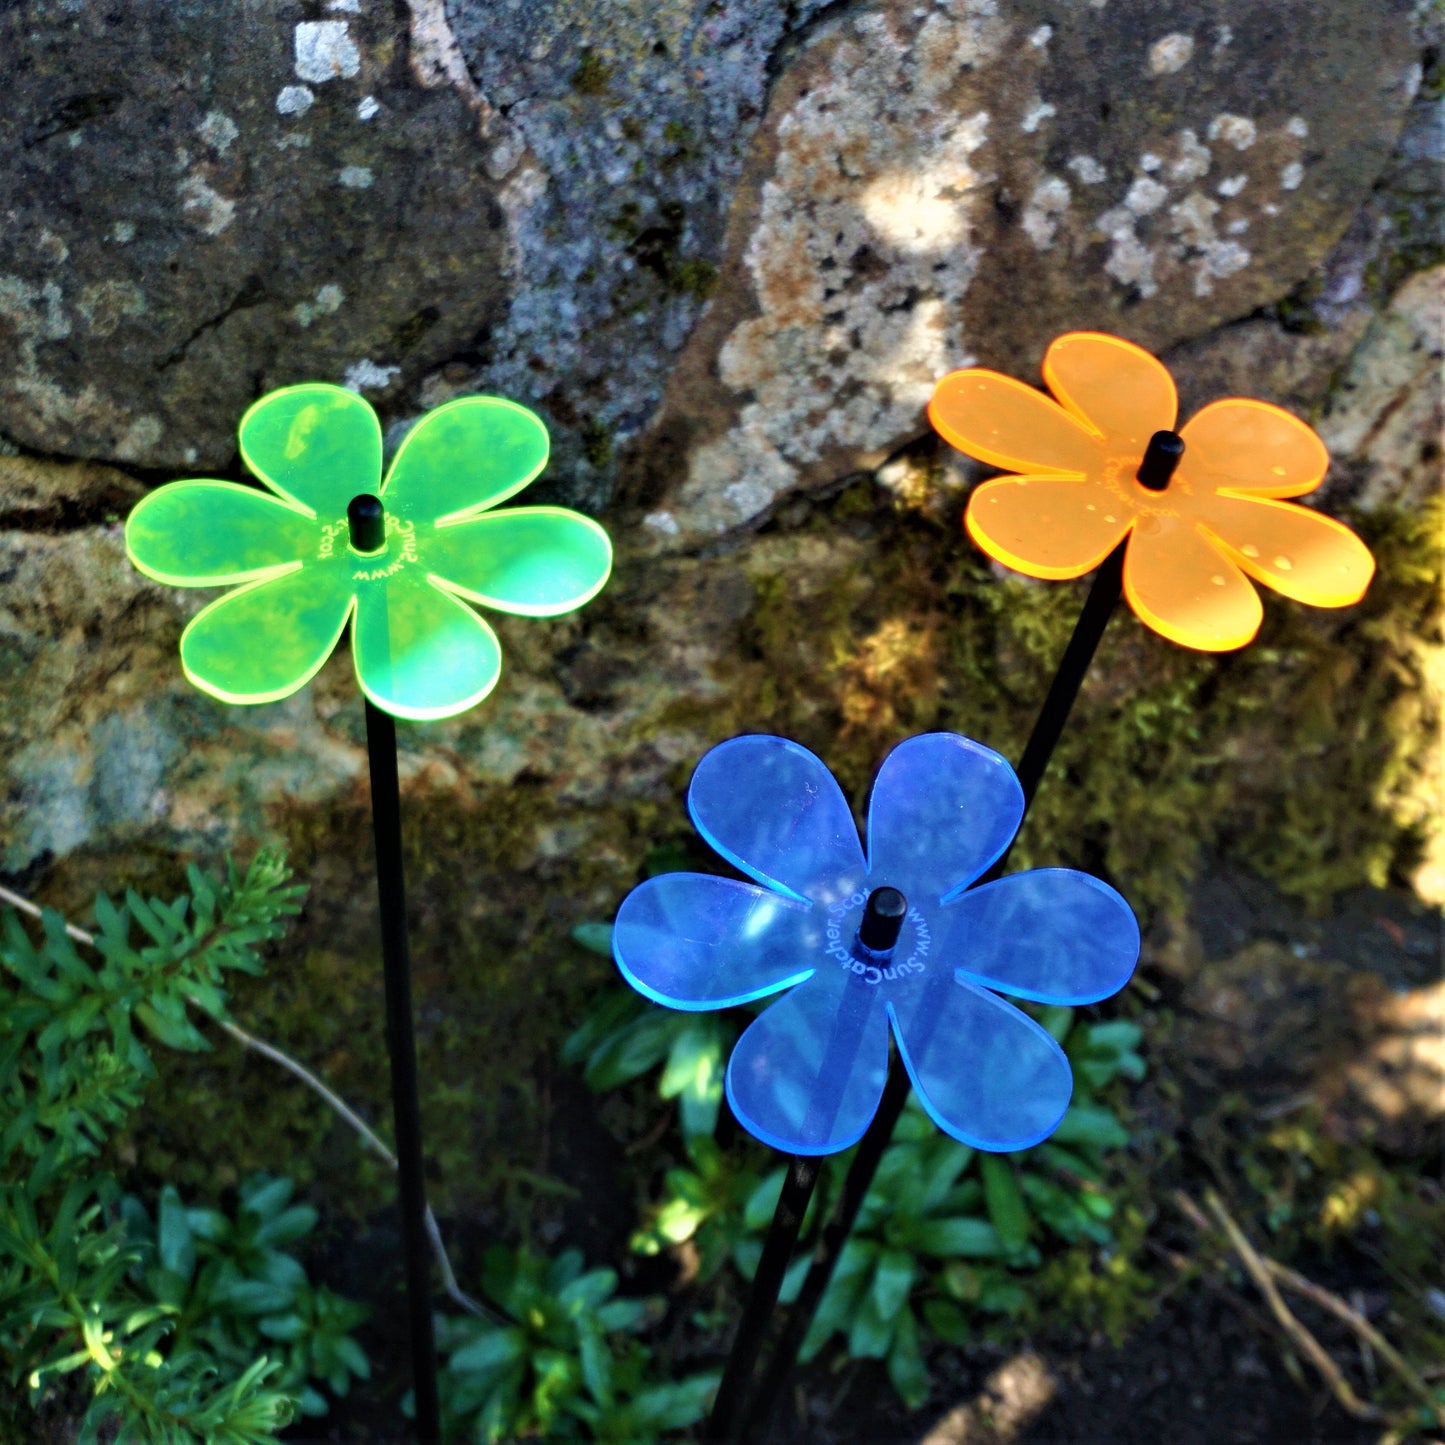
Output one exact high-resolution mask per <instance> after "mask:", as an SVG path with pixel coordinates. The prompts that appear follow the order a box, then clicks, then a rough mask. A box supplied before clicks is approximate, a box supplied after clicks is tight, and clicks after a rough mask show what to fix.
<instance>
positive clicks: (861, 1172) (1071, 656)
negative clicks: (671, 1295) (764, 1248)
mask: <svg viewBox="0 0 1445 1445" xmlns="http://www.w3.org/2000/svg"><path fill="white" fill-rule="evenodd" d="M1183 455H1184V441H1183V439H1182V438H1181V437H1180V436H1179V435H1178V434H1177V433H1175V432H1171V431H1159V432H1155V433H1154V435H1153V436H1152V437H1151V438H1150V440H1149V446H1148V449H1147V450H1146V451H1145V453H1144V457H1143V460H1142V461H1141V462H1140V463H1139V470H1138V473H1137V477H1138V481H1139V483H1140V485H1141V486H1144V487H1147V488H1149V489H1150V490H1151V491H1156V492H1162V491H1163V490H1164V489H1165V488H1166V487H1167V486H1168V485H1169V479H1170V478H1171V477H1172V476H1173V475H1174V470H1175V468H1176V467H1177V466H1178V465H1179V460H1180V458H1181V457H1182V456H1183ZM1127 543H1128V539H1127V537H1126V538H1125V539H1124V540H1123V541H1121V542H1120V543H1119V544H1118V546H1116V547H1115V548H1114V550H1113V551H1112V552H1110V553H1109V555H1108V556H1107V557H1105V558H1104V560H1103V561H1102V562H1101V563H1100V564H1099V568H1098V570H1097V572H1095V574H1094V581H1093V584H1092V585H1091V586H1090V588H1089V594H1088V596H1087V597H1086V598H1085V599H1084V606H1083V608H1082V610H1081V611H1080V613H1079V620H1078V621H1077V622H1076V623H1075V624H1074V630H1073V633H1072V635H1071V636H1070V637H1069V641H1068V645H1067V646H1066V647H1065V648H1064V655H1063V657H1062V658H1060V660H1059V665H1058V668H1057V669H1056V670H1055V672H1054V677H1053V681H1052V682H1051V683H1050V684H1049V691H1048V695H1047V696H1046V697H1045V698H1044V705H1043V707H1042V708H1040V709H1039V715H1038V717H1037V719H1035V721H1034V726H1033V731H1032V732H1031V733H1030V734H1029V739H1028V742H1027V743H1025V745H1024V751H1023V757H1022V758H1021V759H1020V761H1019V765H1018V768H1017V773H1018V780H1019V784H1020V786H1021V787H1022V788H1023V795H1024V812H1023V816H1024V817H1027V816H1028V810H1029V805H1030V804H1031V803H1032V802H1033V800H1034V794H1035V793H1037V792H1038V788H1039V783H1040V782H1041V781H1042V780H1043V776H1044V773H1045V771H1046V770H1047V768H1048V765H1049V761H1050V759H1051V758H1052V757H1053V755H1054V749H1055V748H1056V747H1057V746H1058V742H1059V739H1060V738H1061V737H1062V736H1063V732H1064V726H1065V724H1066V723H1067V722H1068V720H1069V714H1070V712H1071V711H1072V710H1073V706H1074V700H1075V699H1076V698H1077V697H1078V695H1079V689H1080V687H1081V686H1082V685H1083V681H1084V677H1085V675H1086V674H1087V673H1088V671H1089V665H1090V663H1091V662H1092V661H1093V660H1094V653H1095V652H1096V651H1097V650H1098V646H1099V642H1100V640H1101V639H1102V638H1103V636H1104V629H1105V628H1106V627H1107V626H1108V625H1109V619H1110V617H1112V616H1113V614H1114V608H1115V607H1116V606H1117V605H1118V602H1119V598H1120V597H1121V596H1122V595H1123V586H1124V551H1125V548H1126V546H1127ZM1022 821H1023V820H1022V818H1021V819H1020V826H1022ZM1017 836H1018V835H1017V834H1015V835H1014V837H1015V840H1016V839H1017ZM1012 849H1013V843H1012V842H1010V844H1009V846H1008V848H1006V849H1005V850H1004V852H1003V853H1002V854H1001V855H1000V857H999V858H998V861H997V862H995V863H994V865H993V866H992V867H991V868H990V869H989V870H988V871H987V872H986V873H984V874H983V875H982V877H980V878H979V879H978V880H977V881H976V882H974V883H973V884H972V885H971V886H972V887H974V888H977V887H979V886H980V885H981V884H984V883H991V882H993V880H994V879H996V878H998V877H1000V876H1001V875H1002V873H1003V870H1004V865H1005V864H1006V863H1007V862H1008V856H1009V853H1010V852H1011V851H1012ZM909 1089H910V1084H909V1080H908V1074H907V1070H906V1069H905V1068H904V1065H903V1060H902V1058H901V1057H900V1056H899V1054H898V1052H897V1050H894V1051H893V1053H892V1057H891V1059H890V1062H889V1066H888V1082H887V1084H886V1085H885V1087H884V1090H883V1097H882V1099H881V1101H880V1102H879V1106H878V1112H877V1113H876V1114H875V1115H874V1116H873V1122H872V1123H871V1124H870V1125H869V1126H868V1132H867V1133H866V1134H864V1136H863V1139H862V1141H861V1142H860V1144H859V1146H858V1152H857V1154H855V1155H854V1156H853V1163H852V1164H851V1165H850V1166H849V1169H848V1174H847V1177H846V1179H845V1180H844V1183H843V1192H842V1194H841V1195H840V1197H839V1201H838V1207H837V1210H836V1212H835V1214H834V1217H833V1219H832V1220H830V1222H829V1223H828V1225H827V1227H826V1228H825V1229H824V1231H823V1234H822V1237H821V1239H820V1241H819V1247H818V1253H817V1255H816V1256H815V1258H814V1260H813V1263H812V1265H811V1266H810V1267H809V1270H808V1273H807V1276H806V1277H805V1279H804V1281H803V1287H802V1289H801V1291H800V1292H799V1294H798V1299H797V1301H796V1303H795V1304H794V1306H793V1308H792V1310H791V1312H790V1313H789V1316H788V1321H787V1324H786V1326H785V1328H784V1331H783V1336H782V1338H781V1339H780V1340H779V1342H778V1345H777V1348H776V1349H775V1350H774V1352H773V1356H772V1359H771V1362H770V1363H769V1364H768V1366H767V1368H766V1370H765V1372H764V1374H763V1378H762V1380H761V1382H760V1383H759V1385H758V1389H757V1391H756V1394H755V1396H754V1398H753V1400H752V1401H751V1403H750V1404H749V1406H748V1407H747V1409H746V1410H745V1412H744V1413H743V1415H742V1425H743V1434H744V1436H745V1438H747V1439H757V1438H760V1437H761V1432H762V1431H763V1430H765V1429H766V1427H767V1422H768V1419H769V1418H770V1416H771V1415H772V1412H773V1410H774V1408H775V1407H776V1404H777V1401H778V1398H779V1396H780V1395H781V1394H782V1392H783V1390H784V1388H785V1387H786V1385H787V1382H788V1377H789V1376H790V1375H791V1374H792V1371H793V1367H794V1364H795V1363H796V1361H797V1357H798V1351H799V1350H800V1349H801V1348H802V1344H803V1340H804V1338H805V1337H806V1336H807V1333H808V1328H809V1326H810V1325H811V1324H812V1322H813V1315H814V1314H815V1313H816V1311H817V1308H818V1305H819V1303H820V1301H821V1300H822V1298H823V1295H824V1293H825V1292H826V1291H827V1288H828V1282H829V1281H830V1280H831V1279H832V1277H833V1270H834V1269H835V1267H836V1266H837V1263H838V1257H839V1255H840V1254H841V1253H842V1251H843V1246H844V1244H846V1243H847V1241H848V1236H849V1235H850V1234H851V1233H852V1232H853V1225H854V1222H855V1221H856V1220H857V1218H858V1211H859V1210H860V1209H861V1208H862V1207H863V1201H864V1199H866V1198H867V1196H868V1190H869V1188H870V1187H871V1186H872V1183H873V1176H874V1175H875V1174H876V1173H877V1171H878V1165H879V1162H880V1161H881V1160H882V1158H883V1153H884V1150H885V1149H886V1148H887V1147H888V1143H889V1140H890V1139H892V1137H893V1130H894V1127H895V1126H896V1125H897V1123H898V1119H899V1116H900V1115H901V1114H902V1113H903V1109H904V1106H905V1105H906V1104H907V1102H908V1094H909ZM781 1207H782V1205H781V1201H780V1202H779V1208H780V1209H781ZM776 1224H777V1219H776V1216H775V1217H774V1225H776ZM771 1237H772V1236H771V1232H770V1234H769V1238H770V1239H771ZM740 1333H741V1332H740ZM730 1366H731V1362H730ZM726 1383H727V1381H726V1379H725V1380H724V1385H726ZM722 1398H723V1396H722V1391H721V1390H719V1393H718V1399H719V1401H721V1400H722Z"/></svg>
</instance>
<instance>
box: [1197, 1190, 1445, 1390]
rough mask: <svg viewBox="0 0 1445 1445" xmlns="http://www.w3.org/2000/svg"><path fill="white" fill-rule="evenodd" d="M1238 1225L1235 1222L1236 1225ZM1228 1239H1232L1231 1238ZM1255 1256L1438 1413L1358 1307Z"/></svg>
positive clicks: (1206, 1227) (1418, 1378)
mask: <svg viewBox="0 0 1445 1445" xmlns="http://www.w3.org/2000/svg"><path fill="white" fill-rule="evenodd" d="M1175 1199H1176V1201H1177V1202H1178V1204H1179V1207H1180V1209H1181V1210H1182V1211H1183V1212H1184V1213H1185V1214H1186V1215H1187V1216H1188V1218H1189V1221H1190V1223H1191V1224H1193V1225H1194V1227H1195V1228H1196V1229H1198V1230H1199V1231H1201V1233H1208V1232H1209V1231H1210V1224H1209V1221H1208V1220H1207V1219H1206V1218H1205V1217H1204V1215H1203V1213H1202V1212H1201V1211H1200V1209H1199V1206H1198V1205H1196V1204H1195V1203H1194V1201H1193V1200H1192V1199H1190V1197H1189V1196H1188V1195H1187V1194H1185V1193H1184V1192H1183V1191H1182V1190H1179V1191H1177V1192H1176V1194H1175ZM1206 1199H1207V1200H1212V1203H1211V1208H1216V1207H1217V1209H1218V1210H1219V1211H1222V1212H1225V1213H1226V1214H1227V1211H1225V1209H1224V1204H1223V1202H1222V1201H1220V1199H1219V1197H1218V1196H1217V1195H1214V1194H1213V1193H1211V1194H1210V1195H1207V1196H1206ZM1237 1227H1238V1226H1237V1225H1236V1228H1237ZM1231 1243H1233V1240H1232V1239H1231ZM1255 1258H1256V1259H1258V1261H1259V1262H1260V1264H1261V1265H1262V1266H1263V1267H1264V1269H1265V1270H1266V1271H1267V1272H1268V1273H1269V1274H1270V1275H1271V1276H1272V1277H1273V1278H1274V1279H1276V1280H1278V1281H1279V1283H1280V1284H1282V1285H1283V1286H1284V1287H1285V1288H1286V1289H1288V1290H1292V1291H1293V1292H1294V1293H1295V1294H1298V1295H1302V1296H1303V1297H1304V1298H1305V1299H1307V1300H1309V1301H1310V1302H1311V1303H1312V1304H1316V1305H1318V1306H1319V1307H1320V1308H1321V1309H1323V1310H1327V1311H1328V1312H1329V1313H1330V1314H1332V1315H1334V1316H1335V1318H1336V1319H1338V1320H1340V1321H1341V1322H1342V1323H1344V1324H1346V1325H1348V1326H1349V1328H1350V1329H1351V1330H1353V1331H1354V1332H1355V1335H1356V1336H1357V1337H1358V1338H1359V1340H1360V1342H1361V1344H1362V1345H1364V1346H1366V1347H1367V1348H1370V1349H1373V1350H1374V1352H1375V1353H1376V1354H1377V1355H1379V1357H1380V1358H1381V1359H1382V1360H1384V1362H1385V1363H1386V1364H1387V1365H1389V1367H1390V1368H1391V1369H1392V1370H1393V1371H1394V1372H1395V1373H1396V1375H1398V1376H1399V1377H1400V1380H1401V1382H1402V1383H1403V1384H1404V1385H1405V1387H1406V1389H1408V1390H1409V1391H1410V1393H1411V1394H1412V1395H1414V1396H1415V1397H1416V1399H1418V1400H1419V1401H1420V1402H1421V1403H1422V1404H1424V1405H1428V1406H1429V1407H1430V1409H1431V1410H1434V1411H1436V1412H1437V1413H1438V1411H1439V1402H1438V1401H1437V1400H1436V1399H1435V1397H1434V1395H1433V1394H1431V1392H1430V1387H1429V1385H1427V1384H1426V1383H1425V1377H1424V1376H1423V1375H1422V1374H1420V1373H1418V1372H1417V1371H1416V1370H1415V1369H1414V1368H1413V1367H1412V1366H1411V1365H1410V1363H1409V1361H1407V1360H1406V1359H1405V1357H1404V1356H1403V1355H1402V1354H1401V1353H1400V1352H1399V1351H1398V1350H1397V1349H1396V1348H1395V1347H1394V1345H1392V1344H1391V1343H1390V1342H1389V1340H1387V1339H1386V1338H1385V1336H1384V1335H1382V1334H1381V1333H1380V1331H1379V1330H1377V1329H1376V1328H1375V1327H1374V1325H1372V1324H1371V1323H1370V1322H1369V1320H1368V1319H1366V1318H1365V1316H1364V1315H1363V1314H1362V1313H1360V1311H1359V1310H1356V1309H1353V1308H1351V1306H1350V1305H1348V1304H1347V1303H1346V1302H1345V1301H1344V1300H1342V1299H1341V1298H1340V1297H1339V1296H1338V1295H1337V1294H1334V1293H1333V1292H1332V1291H1330V1290H1327V1289H1326V1288H1325V1287H1324V1286H1323V1285H1318V1284H1316V1283H1315V1282H1314V1281H1313V1280H1311V1279H1306V1278H1305V1276H1304V1275H1302V1274H1298V1273H1296V1272H1295V1271H1294V1270H1292V1269H1290V1267H1289V1266H1288V1265H1284V1264H1281V1263H1280V1262H1279V1261H1278V1260H1277V1259H1272V1258H1270V1256H1269V1255H1267V1254H1260V1253H1259V1252H1258V1251H1255Z"/></svg>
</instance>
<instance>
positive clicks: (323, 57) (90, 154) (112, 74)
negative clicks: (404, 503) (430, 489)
mask: <svg viewBox="0 0 1445 1445" xmlns="http://www.w3.org/2000/svg"><path fill="white" fill-rule="evenodd" d="M117 15H118V16H119V17H120V23H113V22H114V21H115V19H116V16H117ZM0 90H3V92H4V94H5V96H6V104H5V108H4V112H3V114H0V198H3V204H0V357H3V360H0V434H4V435H8V436H9V437H10V438H11V439H12V440H14V441H16V442H19V443H21V444H22V445H24V446H26V447H30V448H34V449H36V450H38V451H42V452H49V453H60V454H64V455H70V456H83V457H89V458H95V459H103V460H110V461H121V462H131V463H135V464H137V465H140V466H143V467H156V468H161V467H163V468H167V469H175V470H181V469H185V470H188V471H192V472H194V471H197V470H200V471H209V470H214V469H217V468H223V467H227V466H229V465H231V463H232V459H233V458H234V456H235V452H236V445H235V428H236V422H237V420H238V418H239V416H240V414H241V412H242V411H244V410H245V408H246V406H247V405H249V403H250V402H251V401H253V400H255V398H256V397H257V396H259V395H261V394H262V393H263V392H265V391H267V390H270V389H272V388H274V387H276V386H280V385H284V384H286V383H289V382H294V381H299V380H307V379H315V378H320V379H326V380H332V381H337V382H341V381H345V382H347V383H348V384H351V385H355V386H356V387H358V388H360V389H362V390H365V391H368V392H382V393H384V392H386V391H387V389H388V388H393V389H394V388H396V387H398V386H401V385H404V384H405V383H406V382H407V381H412V380H415V379H417V378H418V377H419V376H420V375H421V374H422V372H423V371H424V370H426V369H427V368H429V367H432V366H435V365H436V364H437V363H438V362H439V361H441V360H443V359H445V358H448V357H451V356H453V355H455V354H456V353H458V352H459V351H463V350H465V349H466V348H467V347H469V346H470V345H472V344H473V342H474V339H475V337H476V336H477V334H478V332H480V331H482V330H484V329H485V328H486V326H487V325H489V324H490V323H491V321H492V320H493V319H494V318H495V316H496V315H497V314H498V312H499V308H500V306H501V304H502V300H503V296H502V278H501V271H502V268H503V258H504V232H503V229H502V211H501V209H500V206H499V204H498V202H497V199H496V187H495V185H494V184H493V182H492V181H491V180H490V179H489V178H488V176H487V174H486V162H487V156H488V151H487V149H486V148H485V146H484V144H483V141H482V138H481V137H480V135H479V134H478V131H477V124H476V118H475V116H474V115H473V114H472V113H471V111H470V110H469V109H468V107H467V106H466V104H465V102H464V100H463V99H462V98H461V97H459V96H458V95H457V94H456V93H455V92H454V91H453V90H451V89H450V88H446V87H442V88H437V89H433V90H427V89H424V88H423V87H422V86H421V85H420V84H419V82H418V80H417V79H416V76H415V75H414V73H413V71H412V69H411V66H410V65H409V63H408V35H407V32H406V30H405V29H404V28H402V27H401V26H399V25H398V24H397V23H396V22H395V20H394V18H393V17H391V16H389V15H387V14H386V13H385V12H383V11H381V10H380V7H370V6H369V7H367V9H366V11H365V12H363V11H362V9H361V7H360V6H356V7H349V8H348V9H347V10H346V11H343V12H342V13H340V14H336V15H332V16H329V18H326V19H320V20H306V19H303V18H302V7H300V6H298V5H295V4H290V3H285V0H267V3H262V4H253V3H246V0H218V3H211V0H205V3H196V0H177V3H174V4H166V5H151V6H144V7H140V8H139V9H137V8H134V7H131V8H122V9H121V10H120V11H118V12H110V11H108V10H107V8H106V7H104V6H90V5H87V6H77V5H75V4H71V3H68V0H34V3H27V4H21V5H9V6H6V7H4V9H3V10H0Z"/></svg>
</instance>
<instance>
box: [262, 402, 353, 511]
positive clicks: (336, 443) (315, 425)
mask: <svg viewBox="0 0 1445 1445" xmlns="http://www.w3.org/2000/svg"><path fill="white" fill-rule="evenodd" d="M241 456H242V458H243V459H244V460H245V463H246V465H247V466H248V467H249V468H250V469H251V470H252V471H253V472H255V474H256V475H257V476H258V477H260V478H261V480H262V481H263V482H265V483H266V485H267V486H268V487H271V488H273V489H274V490H275V491H277V492H279V493H280V495H281V496H283V497H286V498H288V499H289V500H292V501H295V502H299V503H300V504H301V506H303V507H305V508H306V509H307V510H308V511H309V512H311V513H312V514H313V515H315V516H318V517H320V518H321V519H322V520H323V521H335V520H336V519H337V518H339V517H344V516H345V515H346V504H347V503H348V502H349V501H350V500H351V499H352V498H353V497H356V496H360V495H361V494H362V493H363V492H370V493H372V494H373V495H375V493H376V484H377V481H378V480H379V479H380V477H381V424H380V423H379V422H378V421H377V419H376V413H375V412H374V411H372V409H371V408H370V407H369V406H368V405H367V404H366V403H365V402H364V401H363V400H362V399H361V398H360V397H359V396H357V395H356V393H355V392H352V391H347V390H345V389H344V388H343V387H339V386H326V385H323V384H322V383H320V382H314V383H307V384H306V385H305V386H288V387H284V388H283V389H282V390H280V391H273V392H271V393H270V394H269V395H268V396H263V397H262V398H261V400H260V401H258V402H257V403H256V404H255V405H254V406H253V407H252V408H251V409H250V411H248V412H247V413H246V415H245V416H243V417H242V418H241Z"/></svg>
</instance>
